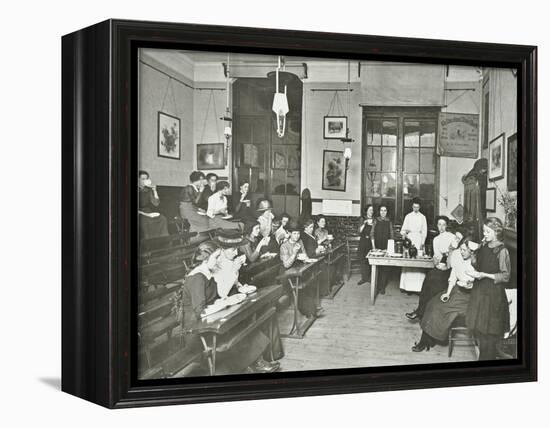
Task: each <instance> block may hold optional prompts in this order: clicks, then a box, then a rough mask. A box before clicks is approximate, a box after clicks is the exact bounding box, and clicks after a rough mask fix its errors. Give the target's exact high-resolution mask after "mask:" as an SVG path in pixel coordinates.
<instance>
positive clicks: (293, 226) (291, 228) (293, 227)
mask: <svg viewBox="0 0 550 428" xmlns="http://www.w3.org/2000/svg"><path fill="white" fill-rule="evenodd" d="M286 230H287V231H288V232H295V231H296V232H301V231H302V228H301V227H300V223H298V222H297V221H296V220H291V221H289V222H288V224H287V226H286Z"/></svg>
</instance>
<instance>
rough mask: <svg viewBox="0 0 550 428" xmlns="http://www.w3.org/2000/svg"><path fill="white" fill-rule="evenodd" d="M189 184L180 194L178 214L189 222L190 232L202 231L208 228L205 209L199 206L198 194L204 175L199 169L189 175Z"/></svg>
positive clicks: (200, 190)
mask: <svg viewBox="0 0 550 428" xmlns="http://www.w3.org/2000/svg"><path fill="white" fill-rule="evenodd" d="M189 181H190V183H191V184H188V185H187V186H185V187H184V188H183V189H182V191H181V194H180V206H179V209H180V216H181V217H182V218H183V219H186V220H187V221H188V222H189V225H190V228H189V231H190V232H197V233H202V232H206V231H208V230H210V222H209V221H208V217H207V216H206V211H204V210H203V209H201V208H200V207H199V200H200V195H201V193H202V191H203V189H204V185H205V177H204V174H203V173H202V172H200V171H193V172H192V173H191V174H190V175H189Z"/></svg>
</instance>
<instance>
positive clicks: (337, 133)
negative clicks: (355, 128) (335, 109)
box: [323, 116, 348, 140]
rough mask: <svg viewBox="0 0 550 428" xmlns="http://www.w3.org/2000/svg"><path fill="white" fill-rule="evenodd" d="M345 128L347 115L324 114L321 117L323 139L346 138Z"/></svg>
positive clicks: (346, 127) (346, 126)
mask: <svg viewBox="0 0 550 428" xmlns="http://www.w3.org/2000/svg"><path fill="white" fill-rule="evenodd" d="M347 129H348V118H347V116H325V117H324V118H323V138H324V139H325V140H340V139H342V138H346V132H347Z"/></svg>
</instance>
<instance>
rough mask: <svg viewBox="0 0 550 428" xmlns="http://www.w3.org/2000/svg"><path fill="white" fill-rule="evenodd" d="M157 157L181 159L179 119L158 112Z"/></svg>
mask: <svg viewBox="0 0 550 428" xmlns="http://www.w3.org/2000/svg"><path fill="white" fill-rule="evenodd" d="M157 129H158V139H157V140H158V141H157V144H158V156H159V157H161V158H169V159H178V160H179V159H181V149H180V143H181V133H180V129H181V121H180V119H179V117H176V116H172V115H170V114H167V113H163V112H161V111H159V112H158V127H157Z"/></svg>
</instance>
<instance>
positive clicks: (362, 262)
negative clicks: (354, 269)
mask: <svg viewBox="0 0 550 428" xmlns="http://www.w3.org/2000/svg"><path fill="white" fill-rule="evenodd" d="M370 250H372V241H371V240H370V239H369V238H368V237H364V236H361V238H360V239H359V246H358V248H357V257H358V259H359V266H360V267H361V280H363V281H370V272H371V265H370V263H369V259H367V254H369V251H370Z"/></svg>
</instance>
